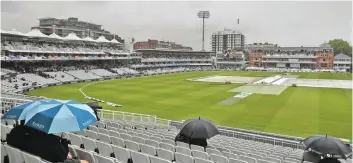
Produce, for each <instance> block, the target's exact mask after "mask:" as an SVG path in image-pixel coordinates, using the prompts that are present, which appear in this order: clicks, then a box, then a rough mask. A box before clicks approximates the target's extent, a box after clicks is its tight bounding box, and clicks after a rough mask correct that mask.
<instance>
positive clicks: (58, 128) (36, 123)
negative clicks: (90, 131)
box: [25, 100, 97, 134]
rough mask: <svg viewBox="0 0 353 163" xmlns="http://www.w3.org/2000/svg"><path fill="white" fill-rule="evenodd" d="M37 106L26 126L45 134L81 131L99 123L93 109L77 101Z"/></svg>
mask: <svg viewBox="0 0 353 163" xmlns="http://www.w3.org/2000/svg"><path fill="white" fill-rule="evenodd" d="M57 101H59V102H60V103H48V104H41V105H38V106H36V107H35V108H34V109H32V110H31V111H30V112H28V113H27V115H26V118H25V125H27V126H30V127H32V128H35V129H38V130H41V131H43V132H45V133H48V134H49V133H60V132H70V131H81V130H83V129H85V128H87V127H88V126H89V125H91V124H93V123H95V122H96V121H97V117H96V115H95V114H94V111H93V109H92V108H90V107H89V106H88V105H86V104H81V103H78V102H76V101H72V100H71V101H61V100H57Z"/></svg>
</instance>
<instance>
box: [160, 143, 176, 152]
mask: <svg viewBox="0 0 353 163" xmlns="http://www.w3.org/2000/svg"><path fill="white" fill-rule="evenodd" d="M159 146H160V147H161V148H163V149H166V150H169V151H172V152H175V148H174V146H173V145H171V144H166V143H159Z"/></svg>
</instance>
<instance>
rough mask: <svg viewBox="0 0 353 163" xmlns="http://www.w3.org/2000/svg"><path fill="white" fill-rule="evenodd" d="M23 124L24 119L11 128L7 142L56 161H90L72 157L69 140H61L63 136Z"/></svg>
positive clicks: (73, 162) (83, 162)
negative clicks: (68, 144)
mask: <svg viewBox="0 0 353 163" xmlns="http://www.w3.org/2000/svg"><path fill="white" fill-rule="evenodd" d="M23 124H24V121H21V124H20V125H17V126H16V127H15V128H13V129H12V130H11V132H10V133H9V134H8V136H7V139H6V141H7V144H9V145H11V146H14V147H16V148H18V149H20V150H22V151H25V152H28V153H31V154H34V155H36V156H39V157H41V158H42V159H44V160H47V161H50V162H54V163H55V162H64V163H66V162H67V163H69V162H72V163H88V161H86V160H76V159H72V158H71V154H70V153H69V151H68V146H66V145H67V141H65V140H63V141H61V138H60V137H58V136H56V135H52V134H46V133H44V132H42V131H39V130H36V129H33V128H30V127H28V126H25V125H23ZM65 144H66V145H65ZM64 145H65V146H66V147H65V146H64Z"/></svg>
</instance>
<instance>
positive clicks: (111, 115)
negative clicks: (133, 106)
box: [97, 109, 171, 126]
mask: <svg viewBox="0 0 353 163" xmlns="http://www.w3.org/2000/svg"><path fill="white" fill-rule="evenodd" d="M97 112H98V116H99V118H101V119H105V120H121V121H133V122H144V123H156V124H160V125H164V126H170V122H171V120H167V119H162V118H157V116H156V115H148V114H138V113H129V112H121V111H113V110H102V109H100V110H98V111H97Z"/></svg>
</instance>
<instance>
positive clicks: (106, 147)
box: [96, 141, 113, 157]
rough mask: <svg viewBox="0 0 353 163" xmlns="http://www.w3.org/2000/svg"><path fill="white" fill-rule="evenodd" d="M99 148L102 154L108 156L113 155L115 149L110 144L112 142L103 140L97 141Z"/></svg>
mask: <svg viewBox="0 0 353 163" xmlns="http://www.w3.org/2000/svg"><path fill="white" fill-rule="evenodd" d="M96 144H97V148H98V151H99V154H100V155H103V156H106V157H111V156H112V154H113V149H112V147H111V146H110V144H108V143H105V142H101V141H96Z"/></svg>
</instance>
